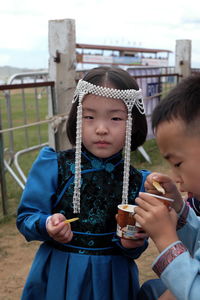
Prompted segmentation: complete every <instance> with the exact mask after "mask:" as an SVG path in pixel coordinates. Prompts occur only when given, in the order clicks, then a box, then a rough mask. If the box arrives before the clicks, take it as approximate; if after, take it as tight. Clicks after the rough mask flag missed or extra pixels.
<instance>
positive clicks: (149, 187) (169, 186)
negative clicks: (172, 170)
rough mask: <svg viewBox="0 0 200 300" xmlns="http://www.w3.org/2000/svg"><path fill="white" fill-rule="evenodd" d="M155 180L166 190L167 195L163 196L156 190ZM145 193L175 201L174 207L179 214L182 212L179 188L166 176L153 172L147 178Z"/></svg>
mask: <svg viewBox="0 0 200 300" xmlns="http://www.w3.org/2000/svg"><path fill="white" fill-rule="evenodd" d="M153 180H155V181H157V182H159V183H160V185H161V186H162V187H163V188H164V190H165V194H164V195H161V194H160V193H159V192H158V191H157V190H156V188H155V187H154V186H153ZM144 186H145V191H146V192H148V193H151V194H156V195H161V196H164V197H167V198H171V199H174V202H173V204H172V207H173V208H174V209H175V211H176V212H177V213H179V212H180V210H181V208H182V206H183V199H182V196H181V194H180V192H179V190H178V189H177V186H176V184H175V182H174V181H172V179H171V178H170V177H169V176H167V175H164V174H161V173H156V172H153V173H151V174H150V175H148V176H147V178H146V181H145V184H144Z"/></svg>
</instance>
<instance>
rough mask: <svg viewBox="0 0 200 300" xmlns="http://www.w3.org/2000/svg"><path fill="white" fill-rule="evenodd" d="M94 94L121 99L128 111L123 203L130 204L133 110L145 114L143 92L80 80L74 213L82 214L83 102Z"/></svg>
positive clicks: (76, 92) (78, 88)
mask: <svg viewBox="0 0 200 300" xmlns="http://www.w3.org/2000/svg"><path fill="white" fill-rule="evenodd" d="M87 94H93V95H96V96H102V97H106V98H113V99H119V100H122V101H123V102H124V104H125V105H126V107H127V110H128V118H127V121H126V138H125V146H124V174H123V190H122V203H123V204H127V203H128V188H129V171H130V152H131V133H132V115H131V112H132V108H133V106H134V105H135V106H136V107H137V109H138V111H139V112H140V113H141V114H144V113H145V112H144V105H143V100H142V93H141V90H140V89H139V90H134V89H128V90H119V89H113V88H107V87H102V86H98V85H94V84H92V83H90V82H87V81H84V80H82V79H81V80H79V82H78V84H77V87H76V90H75V93H74V98H73V101H72V103H74V102H76V101H78V106H77V122H76V152H75V177H74V195H73V209H74V213H79V212H80V188H81V143H82V101H83V98H84V96H85V95H87Z"/></svg>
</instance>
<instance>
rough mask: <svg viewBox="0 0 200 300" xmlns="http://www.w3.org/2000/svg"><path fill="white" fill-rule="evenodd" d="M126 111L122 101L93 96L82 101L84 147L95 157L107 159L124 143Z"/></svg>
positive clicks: (88, 96)
mask: <svg viewBox="0 0 200 300" xmlns="http://www.w3.org/2000/svg"><path fill="white" fill-rule="evenodd" d="M126 120H127V109H126V106H125V104H124V103H123V101H121V100H115V99H111V98H105V97H100V96H95V95H92V94H90V95H87V96H85V98H84V100H83V129H82V139H83V144H84V146H85V147H86V148H87V149H88V150H89V151H90V152H91V153H92V154H94V155H95V156H97V157H100V158H107V157H109V156H112V155H113V154H115V153H117V152H119V151H120V150H121V149H122V148H123V146H124V142H125V131H126Z"/></svg>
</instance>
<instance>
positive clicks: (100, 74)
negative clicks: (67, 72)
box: [67, 67, 147, 151]
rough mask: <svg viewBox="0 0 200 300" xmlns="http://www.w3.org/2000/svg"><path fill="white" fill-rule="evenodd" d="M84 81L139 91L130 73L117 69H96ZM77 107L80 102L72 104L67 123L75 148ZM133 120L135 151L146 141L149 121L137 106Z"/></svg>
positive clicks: (133, 110)
mask: <svg viewBox="0 0 200 300" xmlns="http://www.w3.org/2000/svg"><path fill="white" fill-rule="evenodd" d="M83 80H85V81H87V82H90V83H92V84H95V85H99V86H105V84H106V83H110V84H112V86H113V88H116V89H119V90H128V89H135V90H139V87H138V84H137V82H136V81H135V80H134V79H133V78H132V77H131V75H130V74H129V73H128V72H126V71H124V70H122V69H120V68H115V67H98V68H94V69H92V70H90V71H89V72H88V73H87V74H86V75H85V76H84V78H83ZM108 101H109V100H108ZM77 105H78V101H76V102H75V103H73V104H72V107H71V110H70V113H69V118H68V121H67V136H68V138H69V141H70V143H71V144H72V145H73V146H74V145H75V143H76V117H77ZM132 118H133V122H132V137H131V150H132V151H133V150H136V149H137V147H139V146H141V145H142V144H143V143H144V142H145V140H146V136H147V121H146V117H145V115H144V114H141V113H140V112H139V111H138V109H137V107H135V105H134V106H133V109H132Z"/></svg>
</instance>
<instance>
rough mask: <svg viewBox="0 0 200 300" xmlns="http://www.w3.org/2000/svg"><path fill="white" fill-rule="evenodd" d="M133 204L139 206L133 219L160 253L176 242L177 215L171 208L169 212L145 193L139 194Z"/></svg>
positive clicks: (159, 202)
mask: <svg viewBox="0 0 200 300" xmlns="http://www.w3.org/2000/svg"><path fill="white" fill-rule="evenodd" d="M135 202H136V203H137V204H138V205H139V206H138V207H136V208H135V213H136V214H135V216H134V217H135V219H136V221H137V222H138V223H139V224H140V225H141V226H142V228H143V230H145V232H147V234H149V236H150V237H151V238H152V240H153V241H154V243H155V244H156V246H157V248H158V250H159V251H160V252H161V251H163V250H164V249H165V248H166V247H167V246H169V245H170V244H171V243H173V242H175V241H177V240H178V237H177V234H176V223H177V214H176V212H175V211H174V209H173V208H171V209H170V210H169V209H168V208H167V207H166V206H165V205H164V204H163V203H162V202H161V201H160V200H158V199H156V198H154V197H152V196H150V195H148V194H145V193H139V197H138V198H136V199H135Z"/></svg>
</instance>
